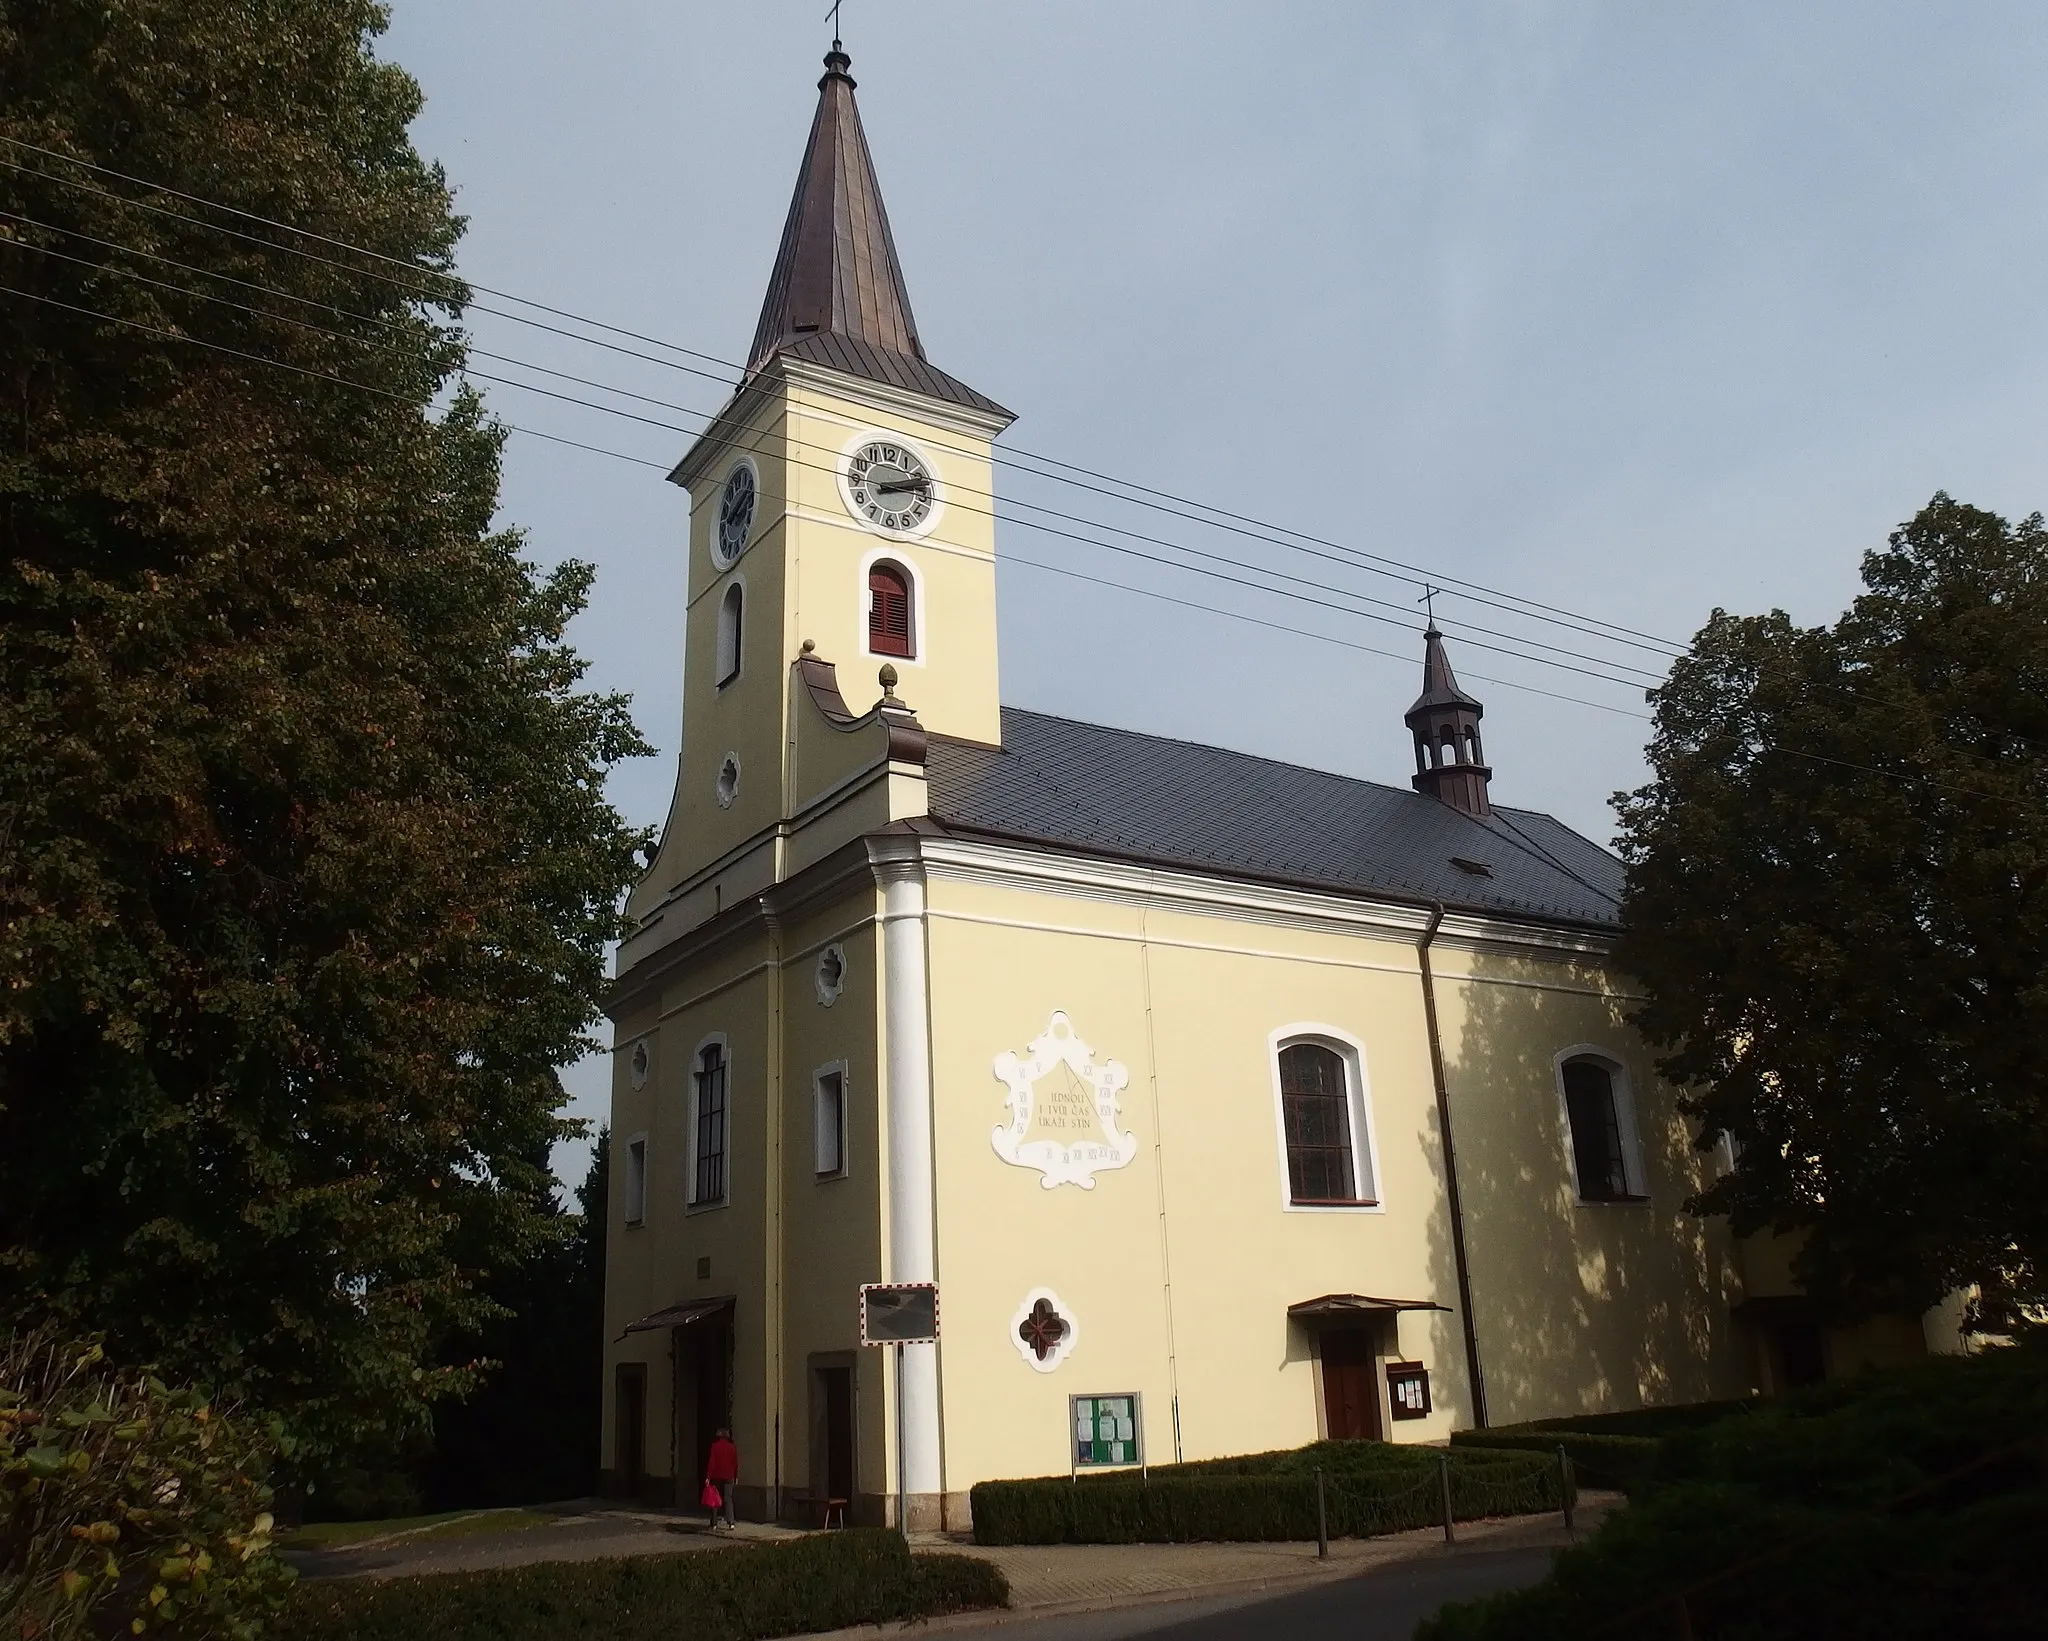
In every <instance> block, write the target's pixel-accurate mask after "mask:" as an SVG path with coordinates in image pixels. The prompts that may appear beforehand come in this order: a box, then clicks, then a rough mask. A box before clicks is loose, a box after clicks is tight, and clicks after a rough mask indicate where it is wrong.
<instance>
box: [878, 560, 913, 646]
mask: <svg viewBox="0 0 2048 1641" xmlns="http://www.w3.org/2000/svg"><path fill="white" fill-rule="evenodd" d="M868 648H869V649H870V650H872V651H873V652H874V653H875V654H876V655H901V656H904V657H906V658H908V656H909V655H910V578H909V577H908V576H906V575H905V574H904V573H903V572H902V571H901V570H899V569H897V568H896V566H895V565H893V564H877V565H876V566H874V568H873V569H871V570H869V571H868Z"/></svg>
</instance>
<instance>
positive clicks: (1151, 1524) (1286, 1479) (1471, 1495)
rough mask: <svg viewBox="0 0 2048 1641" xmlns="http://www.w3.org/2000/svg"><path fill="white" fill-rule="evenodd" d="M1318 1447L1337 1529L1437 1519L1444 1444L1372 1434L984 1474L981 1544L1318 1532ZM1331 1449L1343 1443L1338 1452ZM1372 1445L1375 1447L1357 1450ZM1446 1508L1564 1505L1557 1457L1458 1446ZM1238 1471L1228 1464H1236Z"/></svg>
mask: <svg viewBox="0 0 2048 1641" xmlns="http://www.w3.org/2000/svg"><path fill="white" fill-rule="evenodd" d="M1319 1449H1321V1450H1323V1452H1322V1455H1321V1457H1322V1463H1323V1470H1324V1496H1325V1504H1326V1508H1327V1512H1328V1518H1327V1519H1328V1523H1329V1531H1330V1534H1331V1536H1332V1537H1338V1538H1365V1537H1370V1536H1372V1535H1374V1534H1376V1533H1396V1532H1401V1531H1403V1530H1405V1529H1408V1528H1413V1527H1428V1526H1431V1525H1433V1524H1434V1523H1436V1522H1440V1521H1441V1520H1443V1492H1442V1487H1443V1483H1442V1477H1441V1472H1440V1470H1439V1467H1438V1460H1439V1459H1440V1458H1441V1457H1443V1456H1445V1455H1444V1454H1443V1452H1442V1450H1441V1449H1434V1448H1431V1449H1420V1450H1418V1449H1415V1448H1397V1447H1392V1446H1390V1445H1389V1444H1386V1443H1379V1442H1340V1443H1317V1444H1316V1445H1315V1446H1314V1447H1310V1448H1303V1449H1298V1450H1296V1451H1294V1452H1290V1453H1261V1454H1253V1455H1249V1456H1248V1457H1245V1458H1241V1459H1216V1460H1203V1461H1198V1462H1197V1463H1195V1464H1187V1465H1171V1466H1166V1467H1163V1468H1156V1469H1154V1470H1152V1471H1151V1473H1150V1474H1149V1475H1133V1474H1131V1473H1130V1472H1128V1471H1124V1472H1120V1473H1118V1474H1115V1475H1098V1476H1085V1477H1081V1478H1079V1479H1077V1480H1076V1479H1070V1478H1068V1477H1066V1476H1047V1477H1040V1478H1035V1479H1032V1480H1028V1481H991V1482H982V1483H981V1484H980V1485H979V1486H977V1487H976V1488H975V1489H974V1492H973V1495H972V1501H973V1509H974V1538H975V1542H976V1543H977V1544H1175V1543H1187V1542H1195V1541H1211V1542H1222V1541H1250V1540H1302V1539H1312V1538H1314V1537H1315V1536H1316V1484H1315V1477H1314V1474H1313V1471H1314V1469H1315V1466H1316V1463H1317V1457H1318V1450H1319ZM1330 1449H1339V1450H1342V1451H1339V1452H1337V1453H1335V1454H1332V1453H1330V1452H1329V1451H1328V1450H1330ZM1359 1450H1376V1451H1359ZM1449 1457H1450V1460H1451V1468H1450V1474H1451V1512H1452V1514H1453V1515H1454V1516H1455V1517H1456V1518H1458V1519H1459V1520H1472V1519H1474V1518H1476V1517H1480V1516H1505V1515H1526V1514H1530V1513H1532V1512H1536V1511H1542V1510H1556V1509H1559V1508H1561V1507H1562V1505H1563V1495H1562V1491H1561V1487H1562V1478H1561V1477H1560V1475H1559V1473H1558V1467H1557V1465H1556V1463H1555V1462H1554V1461H1551V1462H1546V1461H1545V1460H1544V1459H1542V1458H1541V1457H1538V1456H1536V1455H1533V1454H1531V1455H1529V1456H1527V1457H1524V1456H1522V1455H1519V1454H1507V1453H1490V1452H1489V1453H1479V1452H1473V1453H1455V1454H1451V1455H1449ZM1232 1467H1235V1468H1232Z"/></svg>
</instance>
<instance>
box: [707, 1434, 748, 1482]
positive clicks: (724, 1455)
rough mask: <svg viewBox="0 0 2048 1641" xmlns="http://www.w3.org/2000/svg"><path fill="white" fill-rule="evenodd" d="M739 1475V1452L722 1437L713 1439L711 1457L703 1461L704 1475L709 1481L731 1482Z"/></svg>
mask: <svg viewBox="0 0 2048 1641" xmlns="http://www.w3.org/2000/svg"><path fill="white" fill-rule="evenodd" d="M739 1473H740V1450H739V1449H738V1448H737V1447H734V1446H733V1444H732V1443H731V1442H730V1441H728V1440H727V1439H726V1438H725V1437H723V1436H718V1437H714V1438H713V1440H712V1443H711V1456H710V1457H709V1458H707V1459H706V1460H705V1461H704V1475H705V1478H706V1479H707V1480H709V1481H721V1482H723V1481H733V1480H736V1479H737V1478H738V1476H739Z"/></svg>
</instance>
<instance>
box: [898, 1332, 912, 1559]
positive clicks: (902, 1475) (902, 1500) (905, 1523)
mask: <svg viewBox="0 0 2048 1641" xmlns="http://www.w3.org/2000/svg"><path fill="white" fill-rule="evenodd" d="M909 1507H910V1474H909V1470H908V1459H907V1447H906V1442H905V1437H904V1428H903V1347H902V1346H901V1345H898V1346H897V1347H896V1531H897V1532H899V1533H901V1534H902V1535H903V1536H904V1538H905V1539H906V1540H908V1539H909V1537H910V1517H909V1516H908V1515H907V1514H906V1511H908V1509H909Z"/></svg>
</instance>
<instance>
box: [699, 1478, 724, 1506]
mask: <svg viewBox="0 0 2048 1641" xmlns="http://www.w3.org/2000/svg"><path fill="white" fill-rule="evenodd" d="M697 1502H698V1503H699V1504H701V1505H703V1506H704V1508H705V1509H707V1510H716V1509H717V1508H718V1507H719V1506H720V1505H721V1504H723V1503H724V1502H725V1495H724V1494H723V1493H721V1492H719V1490H718V1483H717V1482H715V1481H707V1482H706V1483H705V1484H704V1491H703V1493H702V1494H701V1495H699V1497H698V1499H697Z"/></svg>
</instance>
